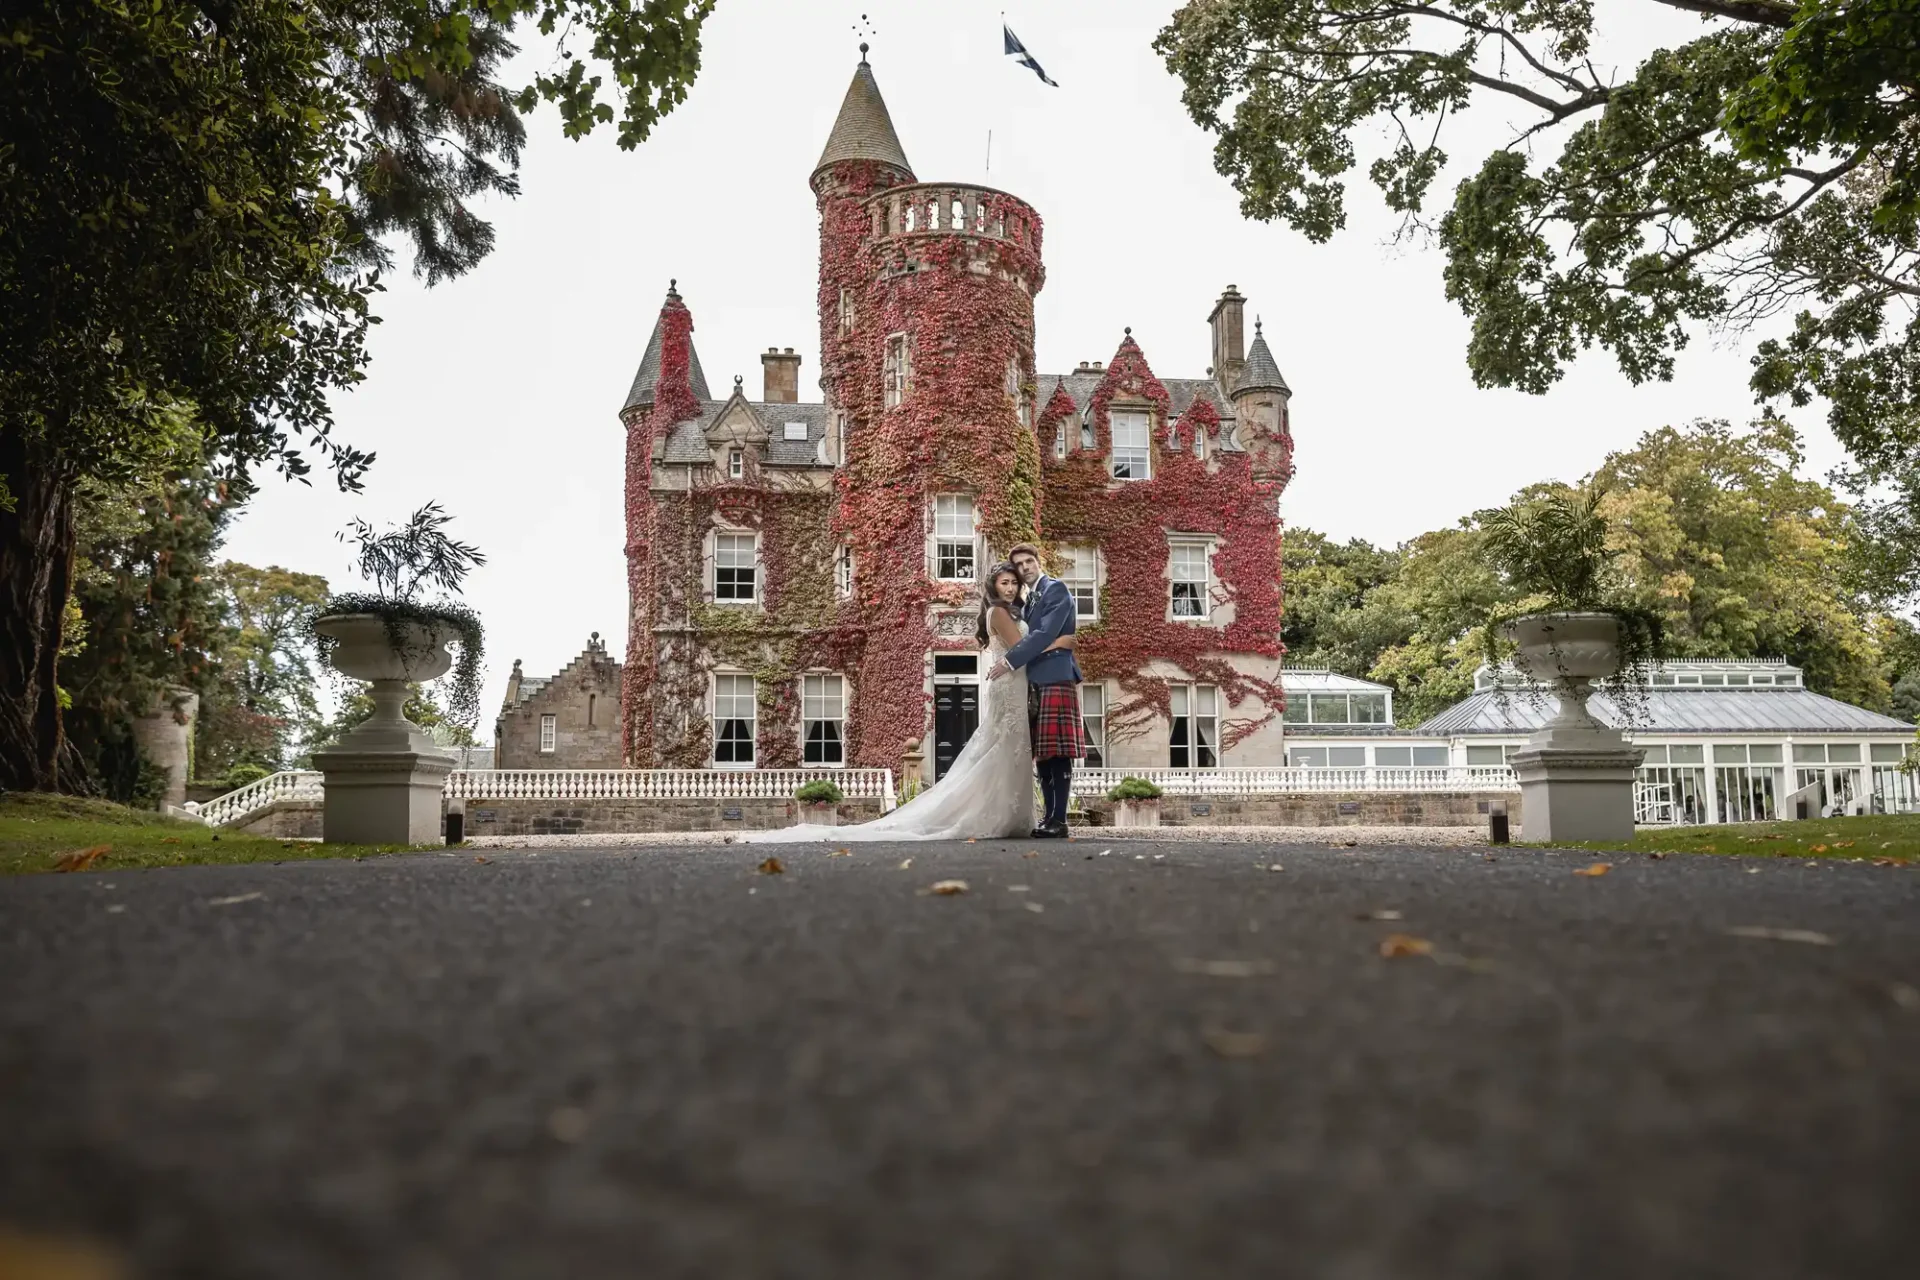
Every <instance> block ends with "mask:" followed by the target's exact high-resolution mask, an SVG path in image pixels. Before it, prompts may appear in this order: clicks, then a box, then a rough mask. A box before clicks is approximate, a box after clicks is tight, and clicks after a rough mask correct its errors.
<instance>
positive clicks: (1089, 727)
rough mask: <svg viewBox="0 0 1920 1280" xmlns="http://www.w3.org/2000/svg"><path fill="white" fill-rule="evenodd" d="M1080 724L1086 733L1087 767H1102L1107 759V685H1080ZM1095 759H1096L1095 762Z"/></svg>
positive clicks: (1105, 764) (1106, 763)
mask: <svg viewBox="0 0 1920 1280" xmlns="http://www.w3.org/2000/svg"><path fill="white" fill-rule="evenodd" d="M1080 724H1081V727H1082V728H1084V729H1085V730H1086V734H1087V766H1086V767H1087V768H1089V769H1104V768H1106V767H1107V765H1108V761H1107V686H1105V685H1104V684H1083V685H1081V686H1080ZM1095 761H1098V763H1097V764H1096V763H1095Z"/></svg>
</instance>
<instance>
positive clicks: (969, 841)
mask: <svg viewBox="0 0 1920 1280" xmlns="http://www.w3.org/2000/svg"><path fill="white" fill-rule="evenodd" d="M977 839H978V837H977V836H976V837H975V838H974V840H977ZM974 840H968V841H967V843H968V844H973V843H974Z"/></svg>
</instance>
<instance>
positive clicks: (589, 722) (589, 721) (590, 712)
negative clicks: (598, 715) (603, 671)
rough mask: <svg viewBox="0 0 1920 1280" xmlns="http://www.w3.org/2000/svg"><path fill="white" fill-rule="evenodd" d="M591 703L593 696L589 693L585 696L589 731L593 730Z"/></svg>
mask: <svg viewBox="0 0 1920 1280" xmlns="http://www.w3.org/2000/svg"><path fill="white" fill-rule="evenodd" d="M593 703H594V695H593V694H591V693H590V694H588V695H587V728H589V729H591V728H593Z"/></svg>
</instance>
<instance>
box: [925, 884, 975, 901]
mask: <svg viewBox="0 0 1920 1280" xmlns="http://www.w3.org/2000/svg"><path fill="white" fill-rule="evenodd" d="M966 891H967V882H966V881H965V880H935V881H934V882H933V883H932V884H931V885H929V886H927V892H928V893H931V894H933V895H935V896H936V897H941V898H951V897H953V896H954V895H955V894H960V893H965V892H966Z"/></svg>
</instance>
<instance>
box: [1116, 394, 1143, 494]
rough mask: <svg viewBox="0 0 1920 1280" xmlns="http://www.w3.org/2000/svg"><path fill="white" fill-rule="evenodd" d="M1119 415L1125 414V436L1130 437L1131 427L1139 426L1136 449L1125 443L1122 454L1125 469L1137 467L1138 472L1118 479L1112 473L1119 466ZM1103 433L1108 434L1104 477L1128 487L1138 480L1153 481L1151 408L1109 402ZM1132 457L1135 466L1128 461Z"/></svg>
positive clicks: (1119, 476)
mask: <svg viewBox="0 0 1920 1280" xmlns="http://www.w3.org/2000/svg"><path fill="white" fill-rule="evenodd" d="M1122 415H1125V417H1126V419H1127V421H1126V423H1125V424H1124V425H1125V426H1126V427H1127V428H1128V432H1129V434H1131V432H1132V429H1133V427H1134V426H1135V425H1138V426H1139V427H1140V438H1139V444H1138V446H1137V447H1136V446H1134V445H1133V444H1132V443H1131V442H1129V444H1128V446H1127V449H1126V455H1127V457H1128V458H1129V459H1130V461H1129V462H1128V470H1129V472H1131V471H1133V470H1135V469H1136V467H1137V469H1138V471H1139V474H1138V475H1131V474H1129V475H1125V476H1121V475H1116V474H1115V469H1116V468H1117V467H1118V466H1119V465H1120V463H1119V459H1120V457H1121V448H1120V428H1121V426H1122V425H1123V424H1122V423H1121V422H1120V418H1121V417H1122ZM1136 418H1137V419H1138V420H1139V421H1138V423H1137V424H1136V423H1135V421H1134V419H1136ZM1107 430H1108V431H1109V432H1110V433H1111V435H1112V438H1111V439H1110V440H1109V441H1108V445H1107V450H1108V451H1107V478H1108V479H1109V480H1112V481H1115V482H1118V483H1120V484H1132V483H1134V482H1135V481H1138V480H1151V479H1153V409H1152V407H1151V406H1150V405H1147V404H1145V403H1144V402H1143V403H1142V404H1140V405H1139V406H1137V407H1136V406H1134V405H1131V404H1122V403H1120V402H1119V401H1115V402H1113V403H1112V404H1110V405H1108V407H1107ZM1135 458H1137V459H1138V461H1137V463H1136V462H1134V461H1132V459H1135Z"/></svg>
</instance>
